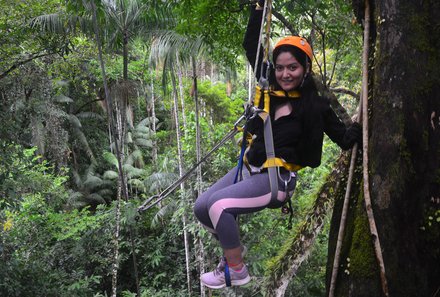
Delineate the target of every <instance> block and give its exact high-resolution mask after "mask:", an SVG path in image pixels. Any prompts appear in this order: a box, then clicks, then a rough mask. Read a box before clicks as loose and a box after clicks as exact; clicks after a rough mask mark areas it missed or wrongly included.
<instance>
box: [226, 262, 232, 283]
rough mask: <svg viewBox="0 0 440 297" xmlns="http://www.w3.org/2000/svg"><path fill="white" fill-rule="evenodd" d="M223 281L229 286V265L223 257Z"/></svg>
mask: <svg viewBox="0 0 440 297" xmlns="http://www.w3.org/2000/svg"><path fill="white" fill-rule="evenodd" d="M225 283H226V287H230V286H231V274H230V273H229V265H228V262H227V261H226V258H225Z"/></svg>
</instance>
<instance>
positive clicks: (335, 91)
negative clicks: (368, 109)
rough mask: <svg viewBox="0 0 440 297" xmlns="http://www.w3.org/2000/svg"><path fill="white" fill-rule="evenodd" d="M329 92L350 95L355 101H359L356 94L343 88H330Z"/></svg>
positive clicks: (358, 96)
mask: <svg viewBox="0 0 440 297" xmlns="http://www.w3.org/2000/svg"><path fill="white" fill-rule="evenodd" d="M330 92H333V93H340V94H346V95H350V96H352V97H353V98H355V99H356V100H357V101H359V98H360V95H359V94H358V93H355V92H353V91H352V90H348V89H344V88H330Z"/></svg>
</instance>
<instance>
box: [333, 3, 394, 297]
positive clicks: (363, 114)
mask: <svg viewBox="0 0 440 297" xmlns="http://www.w3.org/2000/svg"><path fill="white" fill-rule="evenodd" d="M369 37H370V6H369V1H368V0H366V1H365V19H364V45H363V52H362V73H363V75H362V92H361V93H362V95H361V105H360V110H359V117H358V119H357V122H360V120H361V119H362V124H363V125H362V126H363V131H362V135H363V139H362V141H363V179H364V198H365V206H366V211H367V216H368V222H369V225H370V232H371V234H372V235H373V241H374V249H375V253H376V258H377V261H378V264H379V268H380V278H381V284H382V292H383V293H384V295H385V296H387V297H388V296H389V293H388V285H387V280H386V274H385V265H384V262H383V257H382V250H381V247H380V242H379V236H378V233H377V228H376V223H375V220H374V215H373V209H372V207H371V197H370V192H369V176H368V56H369ZM357 146H358V145H357V143H356V144H355V145H354V147H353V149H352V155H351V162H350V169H349V174H348V181H347V189H346V192H345V197H344V204H343V207H342V214H341V220H340V224H339V232H338V239H337V242H336V251H335V258H334V261H333V269H332V277H331V281H330V289H329V295H328V296H329V297H334V294H335V288H336V280H337V275H338V268H339V262H340V256H341V255H340V254H341V247H342V240H343V238H344V232H345V225H346V218H347V212H348V204H349V197H350V192H351V185H352V179H353V172H354V167H355V162H356V157H357Z"/></svg>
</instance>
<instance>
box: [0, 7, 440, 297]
mask: <svg viewBox="0 0 440 297" xmlns="http://www.w3.org/2000/svg"><path fill="white" fill-rule="evenodd" d="M251 2H252V1H244V0H234V1H233V0H224V1H218V0H198V1H190V0H181V1H158V0H82V1H79V0H40V1H28V0H23V1H16V0H2V1H1V2H0V44H1V47H0V121H1V126H0V148H1V149H0V258H1V260H0V261H1V265H0V296H11V297H12V296H20V297H23V296H66V297H67V296H124V297H128V296H144V297H146V296H159V297H160V296H291V297H312V296H356V297H362V296H365V297H379V296H399V297H405V296H408V297H410V296H411V297H412V296H414V297H440V248H439V247H440V234H439V230H440V228H439V225H440V169H439V164H440V100H439V98H438V96H439V93H440V79H439V78H440V70H439V69H440V51H439V50H438V48H440V4H439V2H437V1H435V0H430V1H412V3H407V2H406V1H401V0H394V1H391V0H385V1H368V0H367V1H365V2H364V1H358V0H353V1H345V0H332V1H330V0H321V1H309V0H304V1H290V0H281V1H273V9H272V23H271V32H270V35H271V36H270V38H271V40H273V41H276V40H277V39H279V38H280V37H281V36H285V35H297V34H299V35H302V36H305V37H307V38H308V40H310V42H311V44H312V45H313V49H314V61H313V63H314V64H313V72H314V76H315V81H316V82H317V84H318V86H319V88H320V92H321V93H322V94H324V95H326V96H327V97H329V99H330V100H331V104H332V107H333V108H334V109H335V111H336V112H337V114H338V116H339V117H340V118H341V119H343V121H344V122H346V123H348V122H351V121H353V120H358V121H360V122H361V123H362V124H363V127H364V138H363V144H362V147H360V148H359V149H356V148H355V149H354V150H352V151H341V150H340V149H339V148H338V147H337V146H336V145H335V144H334V143H332V142H331V141H329V140H328V139H325V140H324V148H323V155H322V163H321V166H319V167H318V168H315V169H311V168H305V169H302V170H301V171H300V172H299V179H298V184H297V188H296V190H295V193H294V195H293V198H292V203H293V210H294V216H293V224H292V228H289V226H288V221H289V218H288V216H285V215H284V214H282V212H281V211H280V210H278V209H275V210H274V209H268V210H264V211H262V212H259V213H256V214H252V215H243V216H240V218H239V220H240V229H241V230H242V231H243V238H242V240H243V242H244V243H245V244H246V246H247V247H248V250H249V251H248V254H247V256H246V262H247V263H248V266H249V269H250V272H251V275H252V282H251V283H249V284H248V285H246V286H242V287H233V288H227V289H224V290H220V291H211V290H207V289H206V288H204V287H202V286H201V285H200V281H199V276H200V273H201V272H205V271H209V270H211V269H212V268H213V267H215V266H216V265H217V263H218V259H219V257H220V255H221V249H220V246H219V245H218V244H217V243H216V242H215V241H212V240H211V235H210V234H209V233H208V232H207V231H206V230H205V229H203V228H202V227H201V226H200V224H199V223H197V220H196V219H195V218H194V214H193V211H192V209H193V204H194V201H195V198H196V197H197V195H198V194H199V193H200V192H202V191H204V190H206V189H207V187H209V185H210V184H212V183H213V182H214V181H216V180H217V179H218V178H219V177H221V176H223V175H224V174H225V173H226V172H227V171H228V170H229V169H231V168H232V167H234V166H236V163H237V159H238V154H239V149H240V148H239V145H238V144H237V143H238V142H239V139H240V135H239V134H237V135H236V136H235V138H232V139H231V140H228V141H226V142H225V143H224V144H223V145H221V146H219V148H218V149H217V150H216V151H215V152H214V153H213V154H210V156H209V158H206V159H204V156H206V154H208V153H210V152H211V149H212V148H213V147H214V146H216V144H218V143H219V142H220V141H222V139H224V137H225V136H226V135H228V133H230V131H231V130H232V129H233V128H234V123H235V122H236V121H237V119H238V118H239V117H240V116H241V114H242V113H243V110H244V108H243V107H244V105H245V104H246V102H247V101H248V99H249V98H250V97H251V96H253V93H254V87H255V84H256V81H255V78H254V74H253V73H252V71H251V68H250V66H249V65H248V63H247V61H246V58H245V57H244V51H243V49H242V40H243V35H244V31H245V28H246V24H247V19H248V15H249V5H251ZM361 98H362V99H361ZM367 100H368V101H367ZM361 106H364V108H361ZM353 155H355V156H354V157H353V161H352V162H350V158H351V157H352V156H353ZM356 156H357V158H356ZM202 158H203V161H204V162H202V163H201V165H200V166H198V167H194V165H195V164H197V163H198V162H199V161H200V160H202ZM367 161H369V162H367ZM350 163H351V165H352V166H350ZM350 167H352V170H350ZM188 171H191V172H193V174H190V175H188V176H187V175H186V173H187V172H188ZM368 177H369V179H368ZM179 180H182V183H179V184H177V185H176V186H175V187H174V188H173V189H172V191H169V187H170V185H173V184H174V183H175V182H176V181H179ZM348 181H352V182H350V183H349V182H348ZM347 184H351V185H352V186H351V193H350V192H349V193H348V194H347V192H346V188H347ZM164 191H165V192H167V191H168V192H167V196H166V197H164V198H166V199H160V200H157V203H156V204H155V205H154V206H153V207H151V208H149V209H148V210H146V211H141V212H140V211H138V210H139V206H141V205H142V204H143V203H144V202H145V201H147V200H148V199H149V198H150V197H153V199H157V198H161V196H155V195H157V194H159V193H163V192H164ZM344 196H347V197H344ZM370 196H371V197H370ZM344 198H347V200H346V201H347V202H346V203H344ZM370 198H371V203H369V200H370ZM153 201H154V200H153ZM372 213H374V216H373V218H372V217H371V214H372ZM341 218H342V219H343V220H341ZM372 220H373V224H372ZM341 222H343V223H341ZM343 224H344V227H345V236H343V238H339V237H338V234H340V233H341V226H342V225H343ZM373 225H374V227H375V228H376V229H377V230H375V229H372V226H373ZM377 247H379V248H378V249H379V251H378V249H377ZM336 251H338V256H337V257H336V256H335V252H336ZM335 258H337V259H338V261H339V262H338V264H337V265H336V266H335V267H333V265H334V263H335V262H336V261H335ZM335 270H336V272H337V277H336V276H335Z"/></svg>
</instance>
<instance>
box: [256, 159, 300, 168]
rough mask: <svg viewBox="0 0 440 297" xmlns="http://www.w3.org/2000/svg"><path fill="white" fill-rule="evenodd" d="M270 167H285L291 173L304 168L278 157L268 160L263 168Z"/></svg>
mask: <svg viewBox="0 0 440 297" xmlns="http://www.w3.org/2000/svg"><path fill="white" fill-rule="evenodd" d="M270 167H284V168H286V169H287V170H289V171H298V170H300V169H301V168H303V167H302V166H300V165H296V164H293V163H287V162H286V161H284V160H283V159H281V158H277V157H275V158H271V159H267V160H266V162H264V163H263V168H270Z"/></svg>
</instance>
